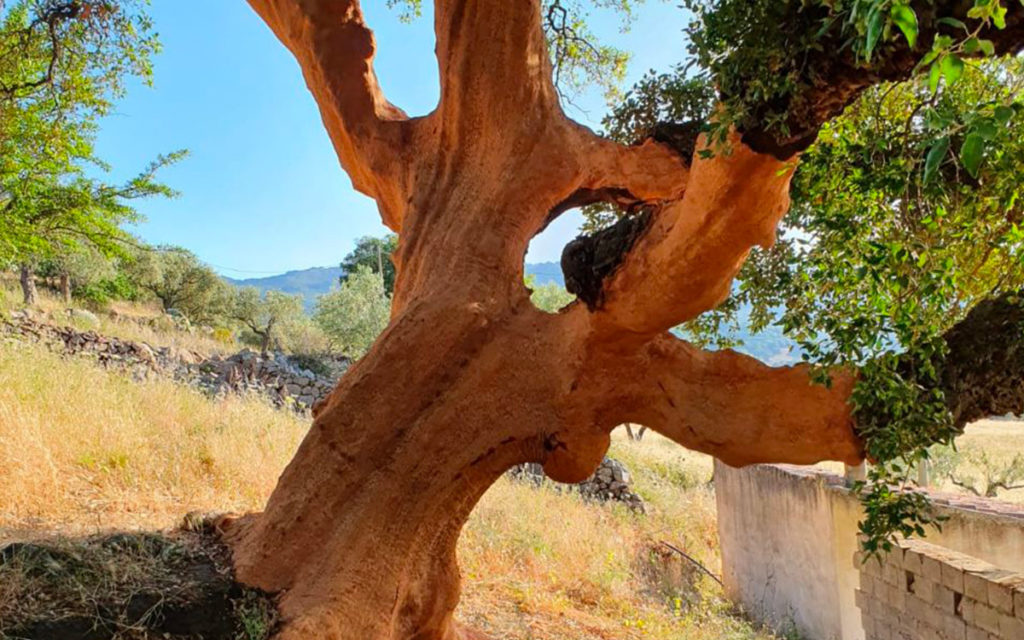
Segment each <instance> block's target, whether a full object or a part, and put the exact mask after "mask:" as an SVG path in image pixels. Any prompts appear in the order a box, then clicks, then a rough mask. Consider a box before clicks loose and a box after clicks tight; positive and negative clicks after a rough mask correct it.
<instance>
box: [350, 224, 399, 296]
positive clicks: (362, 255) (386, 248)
mask: <svg viewBox="0 0 1024 640" xmlns="http://www.w3.org/2000/svg"><path fill="white" fill-rule="evenodd" d="M397 249H398V236H397V235H396V234H394V233H389V234H388V235H386V236H384V237H383V238H374V237H372V236H364V237H362V238H359V240H357V241H356V248H355V249H353V250H352V252H351V253H350V254H348V255H347V256H345V259H344V260H342V261H341V269H342V271H343V273H342V274H341V278H340V281H341V282H342V283H344V282H345V279H346V278H348V277H349V276H350V275H351V274H353V273H355V271H356V268H357V267H359V266H360V265H362V266H364V267H367V268H369V269H370V271H372V272H373V273H383V274H384V291H385V292H387V294H388V295H389V296H390V295H391V294H392V293H394V291H395V264H394V263H393V262H391V254H393V253H394V252H395V251H396V250H397Z"/></svg>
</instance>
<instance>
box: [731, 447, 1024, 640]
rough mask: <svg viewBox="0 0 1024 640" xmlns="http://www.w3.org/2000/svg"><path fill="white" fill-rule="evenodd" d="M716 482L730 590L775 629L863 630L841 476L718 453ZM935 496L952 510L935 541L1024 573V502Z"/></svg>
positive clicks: (853, 527) (809, 634)
mask: <svg viewBox="0 0 1024 640" xmlns="http://www.w3.org/2000/svg"><path fill="white" fill-rule="evenodd" d="M715 490H716V495H717V501H718V526H719V537H720V541H721V548H722V566H723V582H724V583H725V587H726V592H727V594H728V595H729V596H730V597H731V598H732V599H733V600H734V601H735V602H737V603H738V604H740V605H741V606H742V607H743V608H744V609H745V610H746V611H747V612H748V613H749V614H750V615H751V616H752V617H753V618H755V619H757V620H760V621H762V622H765V623H766V624H768V625H770V626H772V627H773V628H775V629H778V630H781V631H790V630H793V631H796V632H798V633H799V634H800V635H801V636H803V637H805V638H808V639H809V640H864V639H865V628H864V624H863V620H862V612H861V610H860V609H859V608H858V607H857V603H856V600H855V598H856V593H857V589H858V587H859V585H860V584H861V575H860V569H861V567H860V566H859V565H857V564H855V563H854V562H853V560H852V558H853V557H854V554H855V552H856V549H857V522H858V520H859V519H860V513H861V512H860V505H859V502H858V501H857V499H856V498H855V497H854V496H852V495H850V493H849V491H848V490H847V489H846V488H845V486H844V483H843V481H842V479H841V478H839V477H837V476H835V475H832V474H828V473H825V472H822V471H820V470H816V469H811V468H806V467H791V466H784V465H757V466H753V467H748V468H746V469H742V470H741V469H732V468H731V467H728V466H726V465H724V464H722V463H716V466H715ZM934 500H935V504H936V506H937V509H938V510H939V511H940V512H942V514H943V515H946V516H948V517H949V520H948V521H947V522H946V523H945V524H944V526H943V531H942V532H941V533H939V532H930V533H929V535H928V538H927V539H928V541H929V542H931V543H934V544H938V545H942V546H943V547H945V548H947V549H949V550H952V551H958V552H961V553H967V554H969V555H973V556H975V557H977V558H980V559H982V560H986V561H988V562H989V563H991V564H992V565H994V566H996V567H999V568H1000V569H1005V570H1015V571H1018V572H1022V573H1024V509H1021V508H1019V507H1016V506H1013V505H1004V504H1002V503H998V502H994V501H988V500H979V499H967V498H962V497H959V496H949V495H943V494H936V495H935V496H934ZM958 640H962V639H958ZM1018 640H1024V636H1022V637H1021V638H1020V639H1018Z"/></svg>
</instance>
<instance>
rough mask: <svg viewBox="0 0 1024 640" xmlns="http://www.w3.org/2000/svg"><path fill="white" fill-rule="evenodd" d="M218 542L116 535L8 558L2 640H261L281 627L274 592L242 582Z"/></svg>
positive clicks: (207, 537) (33, 546)
mask: <svg viewBox="0 0 1024 640" xmlns="http://www.w3.org/2000/svg"><path fill="white" fill-rule="evenodd" d="M230 567H231V563H230V556H229V553H228V551H227V549H226V548H225V547H224V546H223V545H221V544H220V543H219V542H218V541H217V540H216V539H215V538H214V536H212V535H211V534H210V533H206V532H195V531H192V532H185V531H175V532H170V533H160V534H151V533H115V534H107V535H100V536H94V537H90V538H85V539H77V540H75V539H50V540H42V541H31V542H15V543H11V544H8V545H7V546H5V547H3V548H2V549H0V582H2V583H3V584H4V585H5V591H6V592H7V593H13V594H14V596H13V598H10V599H9V600H7V599H5V600H0V638H8V637H10V638H19V639H23V640H113V639H115V638H118V639H140V640H141V639H144V638H166V639H172V640H173V639H177V640H186V639H187V640H194V639H198V638H202V639H203V640H236V639H237V638H246V640H261V639H264V638H269V637H270V636H271V635H272V633H273V632H274V630H275V627H276V617H277V614H276V608H275V605H274V602H273V600H272V598H271V597H270V596H269V595H268V594H265V593H262V592H260V591H257V590H253V589H250V588H247V587H244V586H242V585H240V584H239V583H237V582H236V581H235V579H234V576H233V574H232V571H231V568H230Z"/></svg>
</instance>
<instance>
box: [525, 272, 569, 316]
mask: <svg viewBox="0 0 1024 640" xmlns="http://www.w3.org/2000/svg"><path fill="white" fill-rule="evenodd" d="M526 287H527V288H528V289H531V290H532V292H531V293H530V301H531V302H533V306H535V307H537V308H538V309H540V310H541V311H547V312H548V313H558V311H559V310H560V309H561V308H562V307H564V306H566V305H567V304H569V303H570V302H572V301H573V300H575V299H576V296H574V295H572V294H571V293H569V292H568V291H566V290H565V289H564V288H563V287H562V286H561V285H559V284H558V283H557V282H547V283H544V284H541V285H538V284H537V283H536V278H535V277H534V276H527V278H526Z"/></svg>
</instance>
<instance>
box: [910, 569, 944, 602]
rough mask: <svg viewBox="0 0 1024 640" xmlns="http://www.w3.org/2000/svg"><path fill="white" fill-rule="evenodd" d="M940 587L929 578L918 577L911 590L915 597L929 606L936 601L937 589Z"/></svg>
mask: <svg viewBox="0 0 1024 640" xmlns="http://www.w3.org/2000/svg"><path fill="white" fill-rule="evenodd" d="M938 586H939V585H938V584H936V583H935V582H932V581H931V580H929V579H928V578H925V577H922V576H917V578H916V579H915V580H914V586H913V588H912V589H911V590H912V591H913V593H914V595H915V596H917V597H918V598H920V599H922V600H924V601H925V602H927V603H928V604H931V603H932V602H934V601H935V589H936V587H938Z"/></svg>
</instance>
